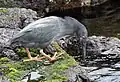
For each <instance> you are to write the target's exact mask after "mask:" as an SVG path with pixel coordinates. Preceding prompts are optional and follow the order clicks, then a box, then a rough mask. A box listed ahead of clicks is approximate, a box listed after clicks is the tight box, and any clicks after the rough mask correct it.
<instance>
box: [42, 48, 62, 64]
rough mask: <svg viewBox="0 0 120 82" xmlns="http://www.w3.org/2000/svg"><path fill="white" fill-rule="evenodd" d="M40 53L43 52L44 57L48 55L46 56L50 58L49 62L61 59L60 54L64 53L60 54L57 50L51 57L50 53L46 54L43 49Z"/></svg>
mask: <svg viewBox="0 0 120 82" xmlns="http://www.w3.org/2000/svg"><path fill="white" fill-rule="evenodd" d="M40 53H41V54H42V55H43V56H44V57H46V58H47V59H48V60H49V62H54V61H56V60H57V59H59V58H60V56H61V55H62V53H61V54H59V55H57V52H55V54H54V56H53V57H50V56H49V55H47V54H45V53H44V52H43V49H41V50H40Z"/></svg>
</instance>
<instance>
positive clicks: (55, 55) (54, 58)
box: [48, 52, 63, 62]
mask: <svg viewBox="0 0 120 82" xmlns="http://www.w3.org/2000/svg"><path fill="white" fill-rule="evenodd" d="M57 54H58V53H57V52H55V54H54V55H53V56H52V57H50V58H49V59H48V60H49V62H55V61H56V60H58V59H60V58H62V57H61V55H62V54H63V53H60V54H58V55H57Z"/></svg>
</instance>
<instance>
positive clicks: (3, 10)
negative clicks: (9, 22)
mask: <svg viewBox="0 0 120 82" xmlns="http://www.w3.org/2000/svg"><path fill="white" fill-rule="evenodd" d="M0 12H2V13H7V12H8V9H6V8H4V9H3V8H2V9H0Z"/></svg>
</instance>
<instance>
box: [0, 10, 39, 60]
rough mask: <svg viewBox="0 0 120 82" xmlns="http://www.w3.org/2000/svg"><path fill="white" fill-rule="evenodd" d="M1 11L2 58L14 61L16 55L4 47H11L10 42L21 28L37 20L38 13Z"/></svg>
mask: <svg viewBox="0 0 120 82" xmlns="http://www.w3.org/2000/svg"><path fill="white" fill-rule="evenodd" d="M0 11H2V12H0V57H1V56H7V57H9V58H12V59H14V57H15V53H14V52H13V51H11V50H9V49H6V48H4V47H8V46H9V40H10V39H11V38H12V37H13V35H15V34H16V33H18V32H19V31H20V28H23V27H24V26H26V25H27V24H28V23H30V22H33V21H34V20H35V19H36V18H37V13H36V12H35V11H32V10H30V9H25V8H21V9H20V8H8V9H6V8H0ZM8 53H9V54H8ZM15 58H16V57H15Z"/></svg>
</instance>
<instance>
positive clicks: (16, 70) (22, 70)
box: [0, 42, 77, 82]
mask: <svg viewBox="0 0 120 82" xmlns="http://www.w3.org/2000/svg"><path fill="white" fill-rule="evenodd" d="M53 46H54V47H55V48H56V50H57V52H58V54H60V53H62V54H63V55H61V59H58V60H57V61H56V62H54V63H51V64H45V63H44V61H43V62H36V61H29V62H22V61H12V60H10V59H8V58H1V59H0V67H1V68H0V73H3V74H4V77H6V78H7V79H10V82H22V78H23V77H24V76H25V75H26V74H28V73H29V72H32V71H35V70H38V71H39V73H40V75H42V77H40V78H39V80H31V81H30V82H63V81H66V80H67V79H68V78H67V77H66V76H65V74H64V72H65V70H67V69H68V68H70V67H71V66H74V65H76V64H77V62H76V61H75V60H74V59H73V58H72V57H71V56H69V55H68V54H67V53H66V52H65V51H64V50H63V49H62V48H61V47H60V46H59V45H58V44H57V43H56V42H54V43H53ZM22 50H23V51H22V52H23V53H22V52H20V51H19V52H20V53H21V54H26V53H25V51H24V49H22ZM31 51H33V52H34V53H36V52H37V53H38V50H35V49H31ZM26 55H27V54H26ZM2 67H3V68H2ZM4 67H6V68H4Z"/></svg>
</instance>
